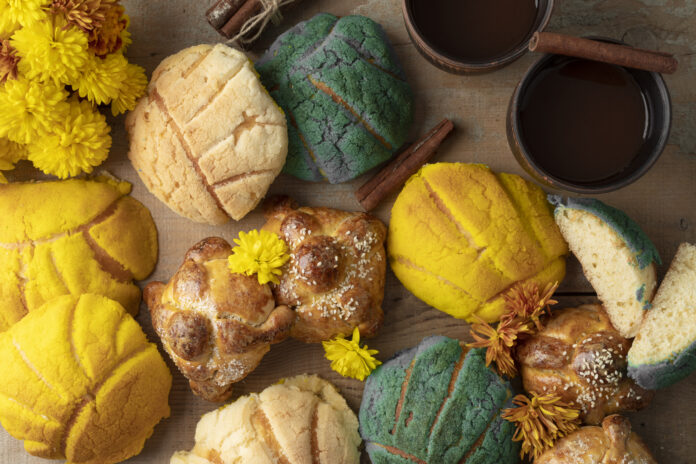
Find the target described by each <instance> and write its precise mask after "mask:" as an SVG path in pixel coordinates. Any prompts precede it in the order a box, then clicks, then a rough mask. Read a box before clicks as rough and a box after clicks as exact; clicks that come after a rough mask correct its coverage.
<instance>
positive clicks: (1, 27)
mask: <svg viewBox="0 0 696 464" xmlns="http://www.w3.org/2000/svg"><path fill="white" fill-rule="evenodd" d="M49 3H51V0H0V12H1V13H0V36H3V37H9V36H10V35H11V34H12V32H14V31H15V30H17V29H19V27H20V26H28V25H30V24H32V23H34V22H36V21H41V20H42V19H45V18H46V17H47V13H46V11H45V9H44V7H45V6H47V5H48V4H49Z"/></svg>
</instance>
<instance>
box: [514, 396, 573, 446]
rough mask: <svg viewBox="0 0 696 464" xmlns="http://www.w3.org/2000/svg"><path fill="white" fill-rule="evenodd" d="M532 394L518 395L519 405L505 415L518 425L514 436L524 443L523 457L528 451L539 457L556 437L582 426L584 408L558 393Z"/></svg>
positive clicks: (516, 399)
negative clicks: (571, 405)
mask: <svg viewBox="0 0 696 464" xmlns="http://www.w3.org/2000/svg"><path fill="white" fill-rule="evenodd" d="M530 395H531V398H528V397H527V396H525V395H517V396H515V398H513V400H512V402H513V404H515V405H516V406H517V407H516V408H509V409H505V410H504V411H503V415H502V417H503V419H505V420H507V421H509V422H512V423H514V424H516V425H517V430H515V435H514V436H513V438H512V439H513V440H514V441H521V442H522V450H521V451H520V457H521V458H524V455H525V454H528V455H529V456H530V457H533V458H534V459H536V458H538V457H539V455H541V453H543V452H544V451H545V450H547V449H549V448H551V447H552V446H553V444H554V443H555V442H556V440H558V439H559V438H562V437H564V436H566V435H568V434H569V433H571V432H572V431H574V430H576V429H577V428H578V426H579V424H580V411H578V410H577V409H573V408H572V407H570V406H569V405H568V404H566V403H564V402H562V401H561V399H560V397H558V396H556V395H543V396H540V395H538V394H536V393H535V392H530Z"/></svg>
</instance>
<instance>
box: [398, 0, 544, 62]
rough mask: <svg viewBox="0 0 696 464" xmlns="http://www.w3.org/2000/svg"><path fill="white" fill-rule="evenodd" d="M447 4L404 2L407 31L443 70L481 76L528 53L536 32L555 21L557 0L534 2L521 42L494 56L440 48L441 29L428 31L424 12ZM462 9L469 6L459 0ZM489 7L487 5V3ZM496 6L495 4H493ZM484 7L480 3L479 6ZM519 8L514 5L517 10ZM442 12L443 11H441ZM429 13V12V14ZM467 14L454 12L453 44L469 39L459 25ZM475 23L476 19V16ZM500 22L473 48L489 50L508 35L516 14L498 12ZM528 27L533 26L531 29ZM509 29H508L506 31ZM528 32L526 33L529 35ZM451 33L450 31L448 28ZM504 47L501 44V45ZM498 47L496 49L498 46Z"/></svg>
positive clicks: (519, 0)
mask: <svg viewBox="0 0 696 464" xmlns="http://www.w3.org/2000/svg"><path fill="white" fill-rule="evenodd" d="M477 1H480V2H490V1H491V0H477ZM521 1H522V0H515V2H521ZM444 3H445V2H433V1H432V0H401V7H402V12H403V16H404V23H405V25H406V30H407V31H408V34H409V36H410V37H411V41H412V42H413V44H414V45H415V47H416V49H417V50H418V51H419V52H420V53H421V55H423V56H424V57H425V58H426V59H427V60H428V61H430V62H431V63H432V64H434V65H435V66H437V67H438V68H440V69H443V70H445V71H447V72H450V73H454V74H467V73H480V72H487V71H493V70H495V69H498V68H501V67H503V66H505V65H507V64H510V63H512V62H513V61H515V60H516V59H518V58H519V57H521V56H522V55H523V54H525V53H526V52H527V50H528V46H529V41H530V40H531V38H532V36H533V35H534V33H535V32H539V31H543V30H544V28H545V27H546V25H547V24H548V22H549V20H550V19H551V13H552V11H553V6H554V0H535V1H534V2H531V3H530V4H531V6H532V7H533V8H534V11H533V12H532V13H530V14H529V16H528V17H527V20H528V24H526V25H525V26H523V27H524V29H523V30H521V31H517V32H518V34H519V36H516V38H517V39H518V40H515V41H514V43H511V44H508V45H509V46H503V47H504V48H503V49H500V50H499V51H498V53H493V56H477V57H472V56H456V55H457V54H456V53H453V52H452V51H451V50H450V51H448V50H446V49H445V48H446V47H445V46H438V45H437V43H438V41H439V40H441V39H442V38H441V37H433V35H436V34H438V32H439V31H438V29H437V28H432V27H430V28H426V27H424V26H425V25H424V23H423V17H424V16H427V14H424V13H423V10H424V9H429V10H432V9H436V8H443V7H442V6H440V5H442V4H444ZM454 4H456V5H459V6H460V7H461V8H463V9H465V10H466V5H467V3H466V2H464V1H463V0H459V1H458V2H457V3H454ZM484 4H485V3H484ZM488 4H489V5H493V6H494V7H495V6H496V5H495V3H493V4H490V3H488ZM471 5H477V3H472V4H471ZM479 5H480V4H479ZM515 6H516V5H515V4H514V3H513V9H514V7H515ZM437 11H438V13H441V11H440V10H437ZM426 13H428V11H426ZM505 13H510V14H509V17H508V18H507V19H508V21H507V23H506V21H505V20H504V15H505ZM463 14H466V13H465V12H452V13H450V16H451V18H450V19H451V21H450V20H447V21H446V22H447V23H448V24H450V23H451V24H453V26H452V31H451V33H450V34H448V36H447V37H449V38H450V41H455V40H462V39H461V37H467V34H466V31H464V30H463V29H456V28H457V27H459V28H464V27H465V26H463V25H461V24H457V23H462V22H464V21H463V17H462V15H463ZM472 17H473V18H474V20H475V16H472ZM495 17H496V21H495V24H493V25H492V27H491V31H490V34H492V38H490V37H489V38H488V39H486V37H485V36H486V34H485V33H482V34H481V35H480V37H478V40H472V41H471V44H470V45H471V48H472V49H474V50H485V49H486V48H487V47H488V46H490V45H491V42H493V41H494V40H496V39H499V38H500V37H499V36H500V35H501V34H504V33H505V32H506V30H509V29H510V28H511V24H513V22H514V20H515V19H516V12H515V11H512V9H511V11H509V12H506V11H495ZM467 19H468V18H467ZM527 26H529V27H528V28H527ZM506 28H507V29H506ZM525 29H526V32H525ZM448 30H449V28H448ZM499 45H500V44H499ZM494 48H495V47H494Z"/></svg>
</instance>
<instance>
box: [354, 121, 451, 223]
mask: <svg viewBox="0 0 696 464" xmlns="http://www.w3.org/2000/svg"><path fill="white" fill-rule="evenodd" d="M452 129H454V124H452V121H450V120H449V119H443V120H442V122H440V124H438V125H437V126H435V127H434V128H433V129H431V130H430V132H428V133H427V134H426V135H425V136H423V138H421V139H420V140H419V141H417V142H416V143H414V144H413V145H411V146H410V147H408V148H407V149H406V150H404V151H402V152H401V153H400V154H399V155H398V156H397V157H396V158H394V159H393V160H392V161H390V162H389V164H387V165H386V166H385V167H384V168H383V169H382V170H381V171H379V172H378V173H377V174H376V175H375V176H374V177H373V178H372V179H370V180H369V181H367V182H366V183H365V184H364V185H363V186H362V187H360V188H359V189H358V190H357V191H356V192H355V198H357V199H358V201H359V202H360V204H361V205H362V206H363V208H365V211H370V210H372V209H374V208H375V207H376V206H377V205H378V204H379V203H380V202H381V201H382V200H384V198H385V197H386V196H387V195H389V194H390V193H391V192H393V191H394V190H396V189H398V188H399V187H401V186H402V185H403V184H404V182H406V180H408V178H409V177H411V176H412V175H413V174H415V173H416V172H418V170H419V169H420V168H421V167H422V166H423V165H424V164H425V163H427V162H428V161H429V160H430V159H431V158H432V157H433V156H434V155H435V152H436V151H437V149H438V148H439V147H440V144H441V143H442V141H443V140H444V139H445V138H446V137H447V136H448V135H449V133H450V132H452Z"/></svg>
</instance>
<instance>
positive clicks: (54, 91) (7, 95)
mask: <svg viewBox="0 0 696 464" xmlns="http://www.w3.org/2000/svg"><path fill="white" fill-rule="evenodd" d="M67 96H68V92H67V91H66V90H65V89H64V88H63V87H62V86H58V85H55V84H53V83H50V84H41V83H39V82H36V81H31V80H28V79H23V78H20V79H12V80H8V81H7V82H5V84H4V85H3V86H2V87H0V137H7V138H9V139H10V140H12V141H14V142H17V143H22V144H27V143H29V142H32V141H33V140H34V139H37V138H39V137H40V136H42V135H43V134H45V133H46V132H49V131H51V130H52V128H53V126H54V125H55V124H58V123H60V121H62V120H63V119H64V118H65V117H66V116H67V114H68V112H69V106H68V103H67V102H66V101H65V99H66V98H67Z"/></svg>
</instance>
